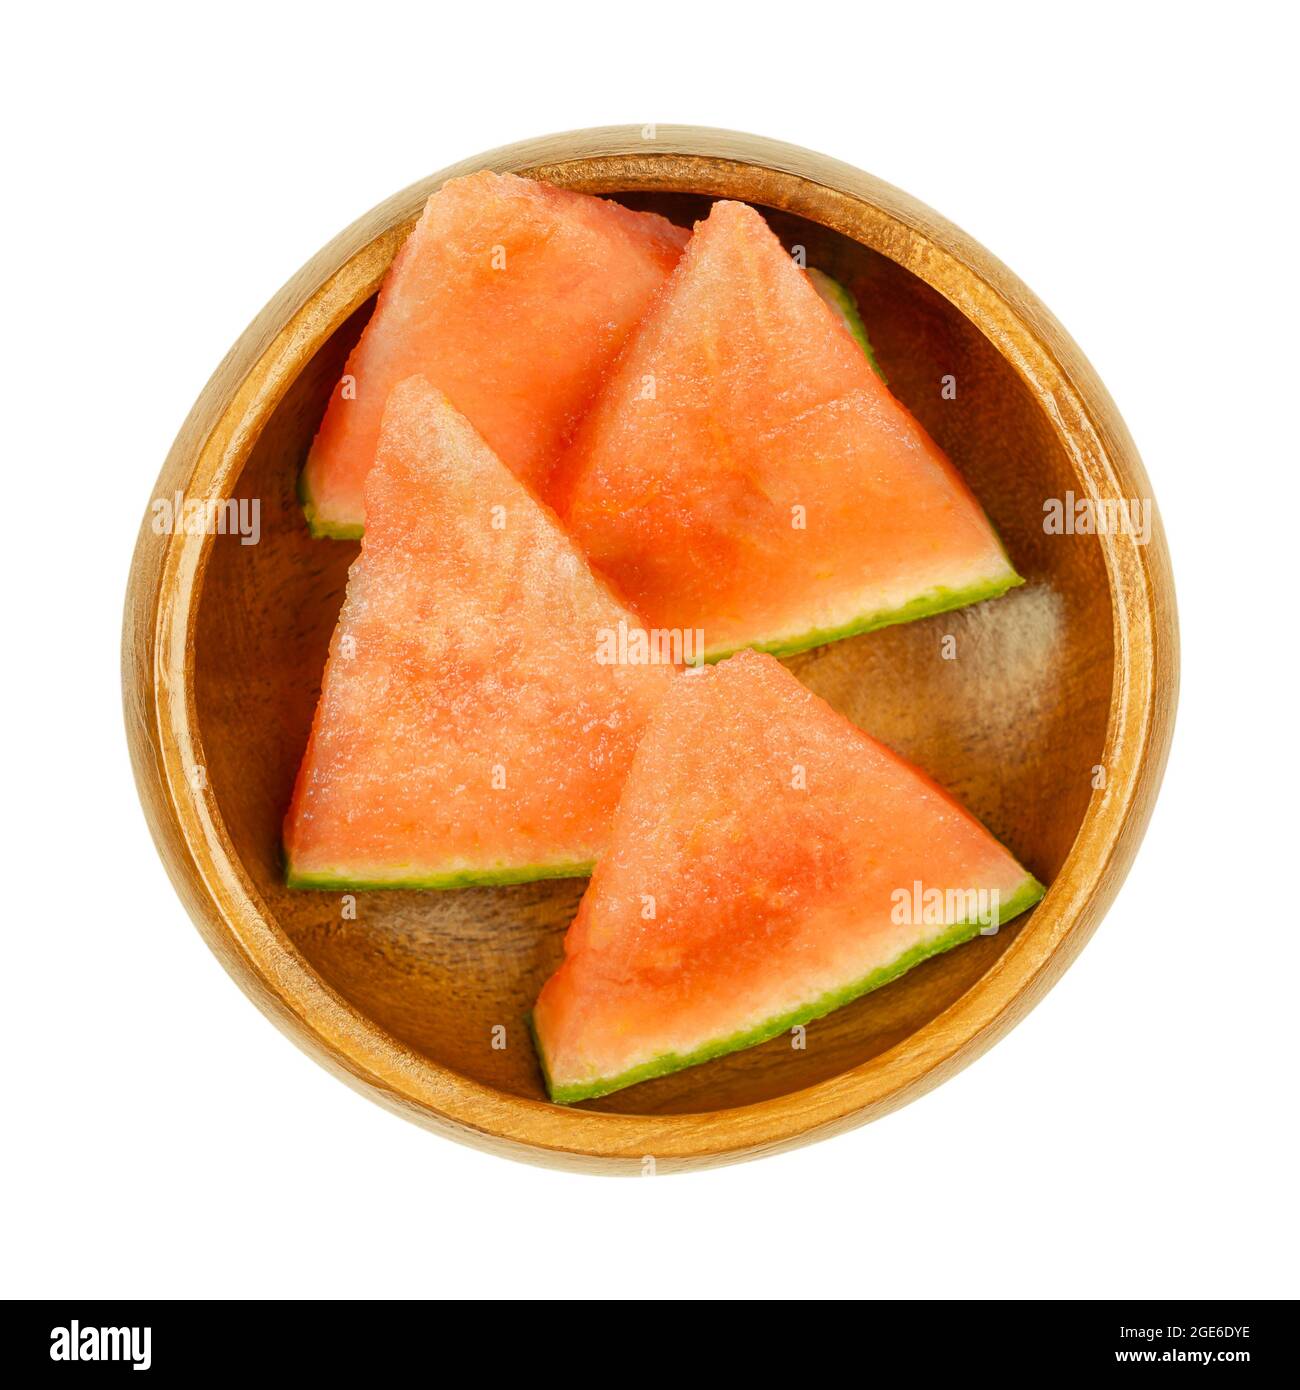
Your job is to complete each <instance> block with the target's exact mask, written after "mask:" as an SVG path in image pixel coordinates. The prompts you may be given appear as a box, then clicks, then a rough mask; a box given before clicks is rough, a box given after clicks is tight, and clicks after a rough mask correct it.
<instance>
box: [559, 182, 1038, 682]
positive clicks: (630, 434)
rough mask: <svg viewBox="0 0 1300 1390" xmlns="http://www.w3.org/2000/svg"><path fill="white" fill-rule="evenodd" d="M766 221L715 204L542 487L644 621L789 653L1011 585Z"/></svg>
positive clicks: (998, 550) (957, 480) (839, 322)
mask: <svg viewBox="0 0 1300 1390" xmlns="http://www.w3.org/2000/svg"><path fill="white" fill-rule="evenodd" d="M844 328H845V325H844V321H843V316H842V314H840V313H837V312H836V311H834V310H833V309H831V308H830V307H829V306H828V305H827V304H826V303H825V302H824V301H823V299H822V297H821V296H820V295H819V294H818V292H817V290H816V289H815V288H814V286H813V283H812V281H811V280H810V279H809V277H808V276H807V275H805V274H804V273H803V272H802V271H801V270H800V269H799V268H798V267H797V266H796V265H795V264H794V262H793V261H792V260H791V258H790V257H789V256H788V255H787V254H786V252H785V251H784V249H783V248H782V246H781V244H780V242H779V241H778V240H777V239H776V237H775V236H774V235H773V234H772V232H771V230H770V229H769V228H768V226H767V224H766V222H764V220H763V219H762V217H761V216H760V215H759V214H758V213H757V212H755V211H754V210H753V209H752V208H750V207H747V206H745V205H744V204H741V203H732V202H719V203H715V204H714V206H713V210H712V212H711V213H710V215H709V217H708V218H707V220H705V221H704V222H701V223H699V224H698V225H697V228H696V231H695V235H694V237H693V238H692V240H691V243H690V245H689V246H688V248H687V250H686V254H685V255H684V256H683V257H682V259H681V262H680V263H679V265H678V266H677V269H676V270H675V271H674V272H673V274H672V276H671V277H670V278H669V280H668V282H667V284H666V285H665V286H664V289H663V292H662V294H661V295H660V296H659V298H658V299H657V300H656V302H655V304H654V306H653V307H652V308H651V309H650V310H649V312H648V313H647V314H646V316H645V318H644V319H643V320H642V322H641V326H640V327H639V329H638V330H637V332H636V334H635V336H634V337H633V338H632V339H631V341H630V342H629V344H628V347H627V348H626V350H625V351H624V353H623V354H622V356H621V357H620V359H619V361H618V363H617V365H616V366H615V368H614V369H613V371H612V372H611V374H610V376H609V378H608V379H607V381H606V383H605V385H604V387H603V388H602V389H601V392H600V395H599V396H598V398H597V399H596V401H595V403H594V405H593V406H592V408H591V410H590V411H589V412H588V414H587V415H586V416H585V417H584V419H583V421H582V424H581V425H580V426H579V428H578V431H577V433H576V435H575V437H574V442H573V445H572V447H571V448H570V449H569V450H568V452H567V453H566V455H565V457H564V459H563V460H562V461H561V463H560V464H559V465H558V467H557V469H556V473H555V476H554V479H553V483H552V487H551V491H550V497H551V499H552V500H553V503H554V505H555V506H556V508H557V510H558V511H559V512H560V514H561V516H562V517H564V519H565V520H566V522H567V524H568V526H569V528H570V530H571V531H572V533H573V534H574V535H575V537H576V538H577V539H578V541H579V543H580V544H581V545H582V547H583V549H584V550H585V551H586V553H587V555H588V557H589V558H590V559H591V561H592V563H593V564H594V565H595V566H596V567H597V568H598V569H601V570H603V571H604V572H605V573H607V574H608V575H610V576H611V577H612V578H613V579H614V581H615V582H616V584H617V586H618V587H619V589H620V590H621V592H622V593H623V594H624V596H625V597H626V599H627V601H628V602H629V603H631V604H632V606H633V607H634V608H636V609H637V611H638V612H640V613H641V615H642V616H643V617H644V618H645V620H646V621H647V622H649V623H651V624H652V625H654V626H655V627H659V626H663V627H668V628H702V629H703V631H704V640H705V645H706V649H707V651H708V653H709V655H710V656H711V657H713V658H716V657H718V656H720V655H724V654H725V653H727V652H729V651H733V650H736V649H738V648H740V647H746V646H753V647H759V648H763V649H766V650H771V651H778V652H792V651H798V650H801V649H802V648H805V647H809V646H814V645H817V644H818V643H821V642H826V641H830V640H832V639H833V638H836V637H842V636H849V635H851V634H852V633H855V632H862V631H867V630H869V629H871V628H875V627H882V626H885V625H886V624H888V623H894V622H902V621H906V620H909V619H912V618H919V617H924V616H926V615H928V614H930V613H936V612H941V611H943V610H945V609H948V608H955V607H959V606H961V605H963V604H966V603H973V602H975V601H976V600H978V599H983V598H990V597H993V596H995V595H997V594H1000V593H1002V592H1004V591H1005V590H1006V589H1008V588H1010V587H1011V586H1012V585H1015V584H1018V583H1020V582H1021V581H1020V579H1019V577H1018V576H1017V575H1016V573H1015V571H1014V569H1013V568H1012V567H1011V563H1010V561H1009V560H1008V559H1007V556H1006V553H1005V552H1004V551H1003V549H1002V546H1001V544H1000V543H999V541H998V538H997V536H996V535H995V534H994V531H993V528H992V527H991V526H990V525H989V523H988V520H987V519H986V517H985V516H984V513H983V511H982V510H981V509H980V505H979V503H978V502H977V501H976V500H975V498H974V497H973V496H972V495H971V493H970V491H969V489H968V488H967V487H966V485H965V484H964V483H963V481H962V479H961V477H960V476H959V475H958V473H957V471H956V470H955V469H954V468H953V466H952V464H951V463H950V462H949V461H948V459H947V458H946V457H945V456H944V454H943V453H942V451H941V450H940V449H939V448H938V446H937V445H936V444H935V443H934V442H933V441H932V440H931V439H930V438H929V436H928V435H927V434H926V433H925V431H924V430H923V429H922V428H921V426H920V425H919V424H918V423H917V421H916V420H915V419H914V418H913V417H912V415H911V414H910V413H909V412H908V411H907V410H906V408H905V407H904V406H902V405H901V404H900V403H899V402H898V401H896V400H895V399H894V397H893V396H892V395H890V393H889V391H888V389H887V388H886V387H885V385H884V383H883V382H882V381H881V380H880V378H879V377H878V376H877V375H876V374H875V372H874V371H873V370H872V367H871V363H870V361H869V359H868V358H867V357H866V355H865V354H864V353H863V351H862V350H861V348H860V346H859V345H858V344H857V343H855V342H854V341H853V338H852V337H851V336H850V333H846V332H845V331H844Z"/></svg>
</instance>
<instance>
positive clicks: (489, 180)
mask: <svg viewBox="0 0 1300 1390" xmlns="http://www.w3.org/2000/svg"><path fill="white" fill-rule="evenodd" d="M687 238H688V233H687V232H685V231H683V230H682V229H681V228H678V227H674V226H673V225H672V224H671V223H670V222H667V221H665V220H664V219H663V218H662V217H656V216H654V215H653V214H650V213H640V212H632V211H630V210H629V209H627V208H624V207H620V206H619V205H618V204H617V203H611V202H608V201H606V200H605V199H603V198H593V197H589V196H588V195H587V194H584V193H572V192H568V191H566V190H563V189H559V188H552V187H550V186H549V185H547V184H543V183H536V182H534V181H533V180H530V179H521V178H516V177H514V175H511V174H492V173H487V172H483V173H479V174H473V175H471V176H469V177H468V178H461V179H452V180H451V181H450V182H448V183H446V184H444V185H443V186H442V188H441V189H439V191H438V192H437V193H435V194H434V195H433V196H432V197H431V198H430V199H429V201H428V204H427V205H426V207H425V209H424V215H423V216H422V217H421V218H420V220H419V222H418V224H417V225H416V227H415V230H414V231H413V232H412V233H411V235H410V237H409V238H408V239H407V241H406V243H405V245H404V246H403V247H402V249H401V251H400V252H399V253H398V256H397V258H396V260H394V262H393V265H392V268H391V269H390V270H389V273H388V276H387V278H386V279H385V281H384V284H383V288H382V289H381V290H380V293H379V302H378V305H377V306H376V308H375V312H374V315H373V317H372V318H371V320H370V322H369V324H368V325H367V326H366V329H365V332H364V333H363V334H362V336H361V340H360V341H359V342H358V344H357V346H356V347H355V349H354V350H353V352H352V355H351V356H350V357H349V358H348V362H347V366H346V368H345V369H344V376H343V378H342V379H341V380H340V382H339V384H338V385H337V386H336V387H335V389H334V394H333V395H332V396H331V398H330V402H329V406H328V408H327V409H326V412H325V418H324V420H323V421H322V423H321V427H320V432H319V433H318V434H317V436H316V441H315V443H314V444H313V445H312V449H311V453H310V455H309V457H308V459H307V465H306V467H305V469H304V471H303V475H302V481H301V485H300V490H301V493H302V497H303V502H304V507H305V510H306V514H307V519H308V522H309V524H310V525H311V527H312V530H313V532H314V533H316V534H317V535H327V536H359V535H360V534H361V531H362V529H363V525H364V521H365V515H364V496H363V488H364V484H365V479H366V474H367V473H368V472H369V470H370V465H371V461H372V460H373V458H374V454H375V445H376V443H377V442H378V439H379V426H380V421H381V419H382V417H383V411H384V402H385V401H386V400H387V398H388V393H389V391H390V390H391V389H392V388H393V387H394V386H395V385H396V384H397V383H398V382H399V381H402V380H404V379H405V378H407V377H410V376H412V375H415V374H420V375H423V376H425V377H427V378H428V380H429V381H430V382H432V383H433V385H435V386H437V387H438V388H439V389H440V390H442V391H443V392H444V393H445V394H446V395H447V396H448V397H449V398H450V400H451V402H452V404H453V405H454V406H455V407H456V408H457V409H458V410H459V411H460V412H461V413H462V414H464V415H465V416H466V417H467V418H468V419H469V420H470V422H471V423H472V424H473V425H474V427H475V428H476V429H477V430H478V432H479V433H480V434H481V435H482V436H483V438H484V439H485V440H486V441H487V443H488V445H489V446H490V447H491V448H492V449H493V450H494V451H495V452H496V453H497V455H498V456H499V457H500V458H501V460H502V461H503V462H504V463H505V464H507V465H508V466H509V467H510V468H511V469H512V470H513V471H514V473H515V474H516V475H517V476H518V477H520V478H522V479H523V480H524V481H525V482H526V483H528V484H529V485H530V486H532V487H533V488H534V490H539V491H540V489H541V487H542V485H543V484H544V482H545V480H546V476H547V474H548V473H549V471H550V469H551V466H552V464H553V463H554V461H555V459H556V457H557V455H558V454H559V453H560V452H561V450H562V448H563V446H564V445H565V443H567V441H568V438H569V436H570V434H571V433H572V430H573V428H574V425H575V424H576V423H577V420H578V418H579V416H580V415H581V414H582V412H583V411H584V410H585V409H586V407H587V405H588V404H589V402H590V400H591V398H592V396H593V395H594V393H595V391H596V388H597V386H598V385H599V382H600V380H601V377H602V376H603V375H604V373H605V371H606V370H607V368H608V366H609V364H610V362H611V361H612V360H613V358H614V356H615V354H616V353H617V352H618V350H619V348H620V347H621V346H622V345H623V342H624V340H625V338H626V337H627V335H628V333H629V332H630V330H631V329H632V327H633V326H634V325H635V324H636V322H637V321H638V320H639V319H640V317H641V315H642V314H643V313H644V312H645V310H646V307H647V306H648V305H649V303H650V301H651V299H652V297H653V296H654V295H655V293H656V292H657V291H658V290H659V288H660V287H661V285H662V284H663V281H664V279H665V277H666V276H667V274H668V272H669V271H670V270H671V269H672V267H673V265H674V264H675V263H676V261H677V258H678V257H679V255H680V254H681V250H682V247H683V246H684V245H685V244H686V241H687Z"/></svg>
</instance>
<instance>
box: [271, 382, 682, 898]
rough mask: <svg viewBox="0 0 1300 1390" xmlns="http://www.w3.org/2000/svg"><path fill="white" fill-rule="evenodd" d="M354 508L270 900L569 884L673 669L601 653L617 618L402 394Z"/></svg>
mask: <svg viewBox="0 0 1300 1390" xmlns="http://www.w3.org/2000/svg"><path fill="white" fill-rule="evenodd" d="M366 506H367V509H368V517H369V524H368V526H367V529H366V534H365V538H364V540H363V542H362V548H361V554H360V556H359V558H358V559H357V560H356V562H355V563H354V564H353V566H352V570H351V572H350V574H349V577H348V591H347V598H346V600H345V602H344V604H343V611H342V613H341V614H340V616H339V622H338V627H337V630H336V631H335V634H334V639H333V642H332V644H331V647H330V656H329V662H328V664H327V666H326V668H325V676H324V681H323V687H322V690H321V697H320V703H319V706H318V708H317V710H316V718H315V722H314V724H313V725H312V731H311V738H310V741H309V743H308V745H307V751H306V754H305V756H304V758H303V761H302V767H301V769H300V770H299V773H298V780H297V785H296V787H295V789H294V794H293V801H292V804H291V805H290V807H289V812H288V816H287V817H286V820H285V827H284V844H285V852H286V859H287V862H288V878H289V882H290V884H291V885H293V886H295V887H304V888H310V887H354V888H365V887H372V888H379V887H412V888H450V887H459V886H462V885H464V884H470V883H504V882H518V881H522V880H525V879H534V878H545V877H555V876H569V875H575V874H585V873H587V872H589V871H590V867H591V864H592V862H593V861H594V860H595V858H596V857H597V855H599V854H600V852H601V850H602V849H603V848H604V845H605V842H606V839H607V837H608V834H609V826H610V822H611V819H612V816H613V811H614V806H615V804H616V802H617V799H618V795H619V791H620V789H621V787H622V783H623V779H624V776H625V774H626V772H627V769H628V766H629V764H630V762H631V758H632V752H633V749H634V747H635V745H636V742H637V740H638V738H639V736H640V733H641V730H642V727H643V725H644V723H645V720H646V718H647V716H648V714H649V712H650V710H651V708H652V707H653V706H654V705H655V704H656V703H657V702H658V700H659V699H660V698H661V697H662V695H663V694H664V693H665V691H666V690H667V688H668V686H669V684H670V683H671V681H672V678H673V669H674V668H673V667H671V666H668V665H653V664H641V665H631V664H624V665H618V664H606V663H604V662H603V661H602V660H601V659H599V658H600V655H601V651H602V648H601V643H602V641H603V640H604V634H606V633H608V632H610V631H612V630H617V628H618V625H619V623H620V622H623V623H627V624H628V625H629V626H630V627H632V628H635V627H637V622H636V619H635V618H633V616H632V615H631V614H630V613H629V612H628V611H627V610H626V609H625V608H624V607H623V606H622V605H621V604H620V603H619V602H618V601H617V600H616V599H615V598H614V597H613V596H612V595H611V593H610V592H609V591H608V590H607V589H606V588H605V586H604V584H603V583H602V582H601V581H599V580H597V579H596V578H595V577H594V576H593V575H592V573H591V572H590V570H588V568H587V566H586V564H585V562H584V561H583V559H582V557H581V555H580V553H579V552H578V551H577V550H576V548H575V547H574V545H573V544H572V542H571V541H570V540H569V539H568V538H567V537H566V536H565V534H564V532H563V531H562V530H561V529H560V527H559V526H558V524H557V523H556V520H555V518H554V516H553V515H552V514H551V513H550V512H549V511H547V510H546V508H545V507H543V506H542V505H541V504H539V503H538V502H537V501H536V500H535V499H534V498H533V497H532V496H531V494H530V493H529V492H528V491H527V489H526V488H525V487H524V486H523V485H522V484H521V483H520V482H519V481H518V479H516V478H515V477H514V476H513V475H512V474H511V473H510V471H509V470H508V469H507V468H505V467H504V465H503V464H502V463H501V462H500V461H499V460H498V459H497V458H496V457H495V455H494V454H493V453H492V452H491V450H490V449H489V448H488V447H487V445H486V444H485V443H484V442H483V441H482V439H481V438H480V437H479V436H478V435H477V434H476V433H475V431H474V430H473V428H472V427H471V426H470V425H469V423H468V422H467V421H466V420H465V419H464V417H463V416H461V415H460V414H458V413H457V412H456V411H455V410H454V409H453V408H452V407H451V405H450V404H449V403H448V401H447V399H446V397H445V396H443V395H442V394H441V393H440V392H438V391H437V390H435V389H434V388H433V387H432V386H431V385H430V384H429V383H428V382H427V381H425V380H423V379H421V378H415V379H412V380H410V381H407V382H404V383H403V384H401V385H399V386H398V387H397V388H396V390H394V391H393V393H392V396H391V397H390V399H389V403H388V409H387V411H386V413H385V416H384V424H383V430H382V433H381V435H380V440H379V449H378V453H377V455H376V458H375V465H374V468H373V469H372V471H371V473H370V476H369V479H368V480H367V484H366Z"/></svg>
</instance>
